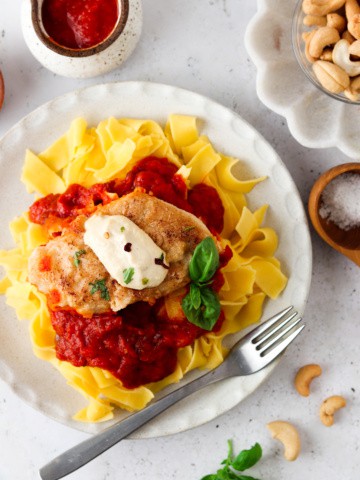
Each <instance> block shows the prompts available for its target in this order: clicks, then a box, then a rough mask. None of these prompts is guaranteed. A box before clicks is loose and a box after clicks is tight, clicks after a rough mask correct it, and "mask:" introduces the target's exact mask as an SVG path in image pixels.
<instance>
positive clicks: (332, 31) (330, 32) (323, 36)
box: [309, 27, 340, 58]
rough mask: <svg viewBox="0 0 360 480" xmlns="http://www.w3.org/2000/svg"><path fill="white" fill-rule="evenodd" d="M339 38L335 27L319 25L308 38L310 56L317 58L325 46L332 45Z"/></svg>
mask: <svg viewBox="0 0 360 480" xmlns="http://www.w3.org/2000/svg"><path fill="white" fill-rule="evenodd" d="M339 40H340V35H339V32H338V31H337V30H336V28H331V27H320V28H318V29H317V30H316V31H315V33H314V35H313V37H312V38H311V40H310V44H309V53H310V55H311V56H312V57H314V58H319V57H320V55H321V54H322V52H323V50H324V48H325V47H327V46H329V45H333V44H334V43H336V42H338V41H339Z"/></svg>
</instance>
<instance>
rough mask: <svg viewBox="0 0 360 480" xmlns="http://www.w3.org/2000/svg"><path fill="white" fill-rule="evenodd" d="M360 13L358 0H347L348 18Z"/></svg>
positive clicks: (346, 12)
mask: <svg viewBox="0 0 360 480" xmlns="http://www.w3.org/2000/svg"><path fill="white" fill-rule="evenodd" d="M358 13H360V6H359V4H358V2H357V0H346V2H345V15H346V18H347V20H348V22H349V21H350V19H351V18H352V17H353V16H354V15H357V14H358Z"/></svg>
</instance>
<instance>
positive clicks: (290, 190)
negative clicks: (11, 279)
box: [0, 82, 312, 438]
mask: <svg viewBox="0 0 360 480" xmlns="http://www.w3.org/2000/svg"><path fill="white" fill-rule="evenodd" d="M170 113H180V114H191V115H196V116H197V117H198V118H199V128H200V131H201V132H202V133H204V134H206V135H208V136H209V137H210V139H211V141H212V142H213V143H214V145H215V147H216V148H217V149H219V150H220V151H222V152H224V153H226V154H228V155H233V156H236V157H238V158H240V159H241V162H240V163H239V171H241V173H242V176H244V177H245V178H247V177H250V176H253V175H255V176H259V175H267V176H268V179H267V180H266V181H264V182H262V183H261V184H259V185H258V186H256V188H255V189H254V190H253V192H251V194H249V196H248V198H249V205H250V208H257V207H258V206H260V205H262V204H264V203H269V204H270V209H269V212H268V214H267V218H266V224H267V225H269V226H270V225H271V226H273V227H274V228H275V229H276V230H277V232H278V233H279V240H280V243H279V249H278V252H277V257H278V258H279V259H280V260H281V262H282V264H283V269H284V271H285V273H286V274H287V275H288V276H289V283H288V285H287V287H286V289H285V291H284V292H283V294H282V295H281V296H280V298H279V299H277V300H276V301H268V302H267V303H266V306H265V311H264V317H263V318H264V319H265V318H266V317H268V316H270V315H271V314H273V313H275V312H276V311H279V310H280V309H282V308H284V307H286V306H288V305H290V304H292V305H294V306H295V307H296V308H297V309H298V311H299V312H303V311H304V308H305V303H306V299H307V296H308V292H309V287H310V278H311V260H312V257H311V243H310V236H309V231H308V226H307V220H306V216H305V213H304V209H303V205H302V203H301V199H300V197H299V194H298V191H297V189H296V186H295V184H294V182H293V180H292V178H291V176H290V174H289V172H288V171H287V169H286V167H285V166H284V164H283V163H282V161H281V160H280V158H279V157H278V155H277V154H276V152H275V151H274V150H273V149H272V148H271V146H270V145H269V144H268V143H266V142H265V140H264V139H263V138H262V137H261V136H260V135H259V133H258V132H257V131H256V130H254V128H252V127H251V126H250V125H248V124H247V123H245V122H244V121H243V120H242V119H241V118H240V117H239V116H238V115H236V114H235V113H233V112H232V111H230V110H228V109H227V108H225V107H223V106H221V105H219V104H217V103H215V102H213V101H211V100H209V99H207V98H205V97H202V96H200V95H198V94H195V93H192V92H189V91H186V90H181V89H179V88H175V87H171V86H166V85H159V84H153V83H142V82H127V83H113V84H107V85H98V86H93V87H89V88H85V89H83V90H79V91H76V92H73V93H70V94H67V95H64V96H62V97H59V98H56V99H54V100H52V101H51V102H49V103H47V104H45V105H43V106H41V107H40V108H38V109H37V110H35V111H34V112H32V113H31V114H30V115H28V116H27V117H25V118H24V119H23V120H21V121H20V122H19V123H18V124H17V125H15V126H14V127H13V128H12V129H11V130H10V131H9V132H8V133H7V134H6V135H5V136H4V137H3V139H2V140H1V141H0V191H1V195H2V197H1V202H2V207H1V212H0V219H1V224H2V225H3V228H1V229H0V246H1V248H11V247H12V246H13V245H12V240H11V237H10V234H9V232H8V228H7V225H8V223H9V221H10V220H11V219H12V218H13V217H14V216H16V215H18V214H19V213H21V212H23V211H25V210H27V209H28V207H29V205H30V204H31V202H32V197H31V196H30V195H28V194H27V193H26V192H25V187H24V186H23V185H22V184H21V182H20V180H19V178H20V172H21V168H22V164H23V159H24V153H25V149H26V148H30V149H32V150H33V151H34V152H40V151H41V150H43V149H45V148H46V147H47V146H48V145H49V144H51V143H52V142H53V141H54V140H55V139H56V138H58V137H59V136H60V135H61V134H63V133H64V132H65V131H66V130H67V129H68V127H69V125H70V122H71V121H72V120H73V119H74V118H75V117H77V116H83V117H85V118H86V119H87V121H88V123H89V124H90V125H95V124H97V123H98V122H99V121H100V120H102V119H104V118H106V117H108V116H111V115H112V116H116V117H138V118H152V119H155V120H157V121H159V122H160V123H161V124H165V122H166V119H167V117H168V115H169V114H170ZM0 302H1V303H0V322H1V335H0V377H1V378H2V379H3V380H4V381H5V382H7V383H8V384H9V385H10V386H11V387H12V389H13V390H14V391H15V393H16V394H17V395H18V396H19V397H21V398H22V399H24V400H25V401H26V402H28V403H29V404H31V405H32V406H33V407H35V408H37V409H38V410H40V411H41V412H43V413H44V414H46V415H49V416H50V417H52V418H54V419H56V420H58V421H60V422H63V423H65V424H67V425H70V426H72V427H75V428H78V429H81V430H84V431H87V432H96V431H99V430H101V429H103V428H105V427H106V426H107V425H109V422H108V423H106V424H97V425H88V424H81V423H78V422H74V421H73V420H72V419H71V416H72V415H73V414H74V413H75V412H76V411H77V410H79V409H80V408H82V407H83V406H84V405H85V403H84V400H83V398H82V396H81V395H80V394H78V393H77V392H75V391H74V390H73V389H72V388H70V387H68V386H67V385H66V382H65V380H64V379H63V378H62V377H61V375H60V374H59V373H58V372H57V371H56V370H55V369H53V367H52V366H51V365H50V364H48V363H47V362H44V361H41V360H39V359H37V358H36V357H35V356H34V355H33V354H32V350H31V345H30V338H29V334H28V328H29V327H28V322H26V321H23V322H19V321H18V320H17V319H16V317H15V314H14V312H13V310H12V309H11V308H9V307H7V306H6V304H5V300H4V298H3V297H2V298H1V299H0ZM273 368H274V365H272V366H271V367H269V368H267V369H265V370H263V371H261V372H259V373H257V374H255V375H252V376H249V377H242V378H234V379H231V380H227V381H223V382H221V383H219V384H217V385H212V386H210V387H208V388H206V389H204V390H202V391H201V392H198V393H197V394H195V395H193V396H192V397H189V398H188V399H185V400H184V401H182V402H181V403H179V404H177V405H175V406H174V407H172V408H171V409H170V410H168V411H167V412H165V413H164V414H162V415H161V416H160V417H158V418H157V419H154V420H153V421H152V422H151V423H149V424H148V425H147V426H146V427H144V428H142V429H141V430H139V431H138V432H136V434H135V435H134V437H138V438H139V437H143V438H144V437H154V436H160V435H166V434H170V433H175V432H180V431H183V430H186V429H188V428H191V427H194V426H197V425H200V424H202V423H204V422H206V421H209V420H211V419H213V418H215V417H216V416H218V415H219V414H221V413H224V412H225V411H227V410H229V409H230V408H232V407H233V406H235V405H236V404H237V403H238V402H240V401H241V400H243V399H244V398H245V397H246V396H247V395H249V394H250V393H251V392H252V391H253V390H254V389H255V388H257V387H258V386H259V384H260V383H261V382H262V381H263V380H264V379H265V378H267V377H268V376H269V374H270V372H271V370H272V369H273ZM192 375H196V374H194V373H192ZM175 388H176V386H175ZM123 415H124V414H122V413H121V412H118V414H117V417H116V419H115V420H114V421H116V420H119V418H121V416H123Z"/></svg>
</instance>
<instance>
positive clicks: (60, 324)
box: [51, 302, 203, 388]
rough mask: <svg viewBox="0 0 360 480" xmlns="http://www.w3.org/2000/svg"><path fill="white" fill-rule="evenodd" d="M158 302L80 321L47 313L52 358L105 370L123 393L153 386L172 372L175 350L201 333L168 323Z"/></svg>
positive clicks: (73, 316)
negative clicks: (51, 330)
mask: <svg viewBox="0 0 360 480" xmlns="http://www.w3.org/2000/svg"><path fill="white" fill-rule="evenodd" d="M160 307H161V302H158V303H157V304H156V305H155V306H150V305H149V304H147V303H144V302H137V303H135V304H133V305H130V306H128V307H126V308H125V309H123V310H121V311H120V312H118V313H114V312H110V313H105V314H101V315H93V317H91V318H85V317H82V316H80V315H78V314H77V313H75V312H72V311H65V310H62V311H55V312H51V321H52V325H53V327H54V329H55V331H56V333H57V335H58V339H57V342H56V356H57V357H58V358H59V359H60V360H66V361H68V362H70V363H72V364H73V365H75V366H79V367H80V366H86V365H89V366H92V367H99V368H103V369H106V370H108V371H110V372H111V373H112V374H113V375H114V376H115V377H116V378H118V379H120V380H121V382H122V383H123V385H124V386H125V387H126V388H135V387H138V386H139V385H145V384H147V383H150V382H156V381H158V380H161V379H162V378H164V377H166V376H167V375H170V373H172V372H173V371H174V369H175V367H176V362H177V350H178V348H181V347H184V346H186V345H189V344H191V343H192V342H193V341H194V340H195V338H197V337H198V336H200V335H201V334H202V333H203V331H202V330H201V329H200V328H199V327H197V326H195V325H193V324H191V323H190V322H188V321H187V320H186V319H171V320H170V319H169V318H168V317H167V315H166V314H164V312H161V308H160Z"/></svg>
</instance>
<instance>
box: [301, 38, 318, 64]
mask: <svg viewBox="0 0 360 480" xmlns="http://www.w3.org/2000/svg"><path fill="white" fill-rule="evenodd" d="M315 32H316V30H311V32H304V33H303V40H304V42H305V57H306V58H307V60H308V61H309V62H310V63H314V62H316V58H314V57H312V56H311V55H310V53H309V46H310V42H311V39H312V37H313V36H314V35H315Z"/></svg>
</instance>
